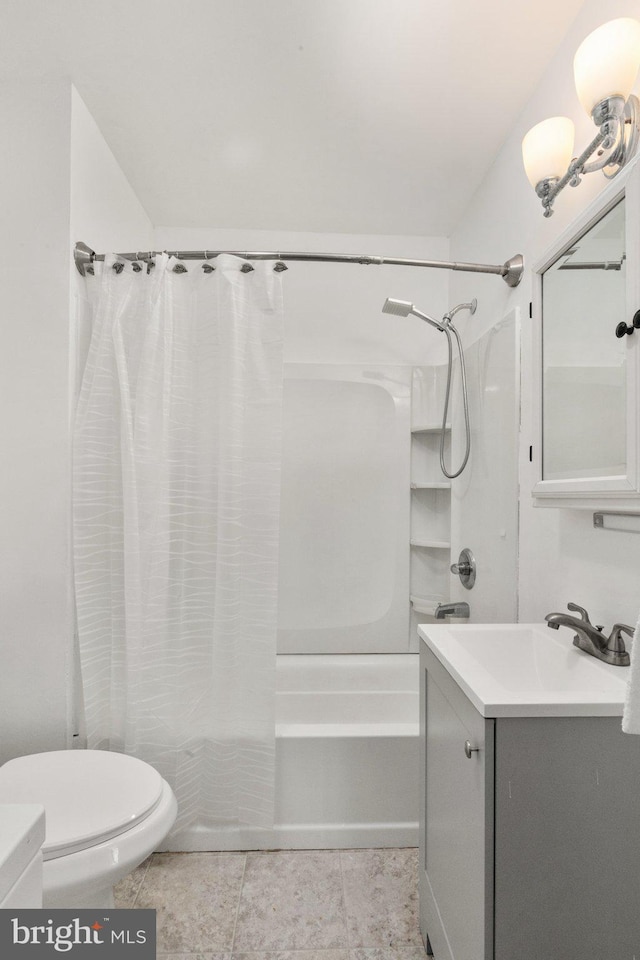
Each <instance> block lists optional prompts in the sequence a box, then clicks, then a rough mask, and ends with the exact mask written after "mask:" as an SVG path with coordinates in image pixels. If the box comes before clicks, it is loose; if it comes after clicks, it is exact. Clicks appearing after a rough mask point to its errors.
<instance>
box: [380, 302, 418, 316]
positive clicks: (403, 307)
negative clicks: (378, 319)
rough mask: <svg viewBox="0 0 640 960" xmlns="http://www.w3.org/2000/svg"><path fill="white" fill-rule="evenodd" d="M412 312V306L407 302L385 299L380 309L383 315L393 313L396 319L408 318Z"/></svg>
mask: <svg viewBox="0 0 640 960" xmlns="http://www.w3.org/2000/svg"><path fill="white" fill-rule="evenodd" d="M412 311H413V304H412V303H409V301H408V300H393V299H392V298H391V297H387V299H386V300H385V302H384V307H383V308H382V312H383V313H393V314H394V316H396V317H408V316H409V314H410V313H412Z"/></svg>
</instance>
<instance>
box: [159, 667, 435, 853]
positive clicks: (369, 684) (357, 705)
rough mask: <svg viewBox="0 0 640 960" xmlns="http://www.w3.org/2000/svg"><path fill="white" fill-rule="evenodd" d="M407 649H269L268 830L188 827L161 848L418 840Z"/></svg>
mask: <svg viewBox="0 0 640 960" xmlns="http://www.w3.org/2000/svg"><path fill="white" fill-rule="evenodd" d="M418 688H419V667H418V655H417V654H343V655H340V654H335V655H334V654H321V655H314V654H311V655H294V654H291V655H289V654H283V655H280V656H278V659H277V695H276V784H275V791H276V792H275V823H274V827H273V830H260V831H257V830H247V831H244V832H241V833H238V832H237V831H230V832H228V833H227V832H225V831H224V830H217V829H215V828H207V827H195V828H190V829H188V830H186V831H183V832H182V833H181V834H179V835H178V836H176V837H174V838H170V839H169V841H168V843H167V844H166V845H165V846H164V847H163V849H165V850H234V849H236V850H237V849H245V850H264V849H288V850H304V849H332V848H343V849H344V848H352V847H415V846H417V845H418V804H419V796H420V789H419V780H418V777H419V767H420V763H419V754H418V727H419V723H418Z"/></svg>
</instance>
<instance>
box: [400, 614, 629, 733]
mask: <svg viewBox="0 0 640 960" xmlns="http://www.w3.org/2000/svg"><path fill="white" fill-rule="evenodd" d="M418 634H419V636H420V638H421V640H422V641H423V642H424V643H426V645H427V647H428V648H429V649H430V650H431V651H432V653H434V654H435V656H436V657H437V658H438V660H439V661H440V663H441V664H442V665H443V666H444V667H445V669H446V670H447V671H448V672H449V673H450V675H451V676H452V677H453V679H454V680H455V681H456V683H457V684H458V685H459V686H460V687H461V688H462V690H463V691H464V692H465V694H466V695H467V697H468V698H469V699H470V700H471V702H472V703H473V705H474V706H475V707H476V709H477V710H478V711H479V712H480V713H481V715H482V716H483V717H580V716H582V717H616V716H622V711H623V706H624V700H625V694H626V688H627V681H628V678H629V669H630V668H629V667H614V666H611V665H610V664H607V663H603V662H602V661H601V660H597V659H596V658H595V657H592V656H590V655H589V654H587V653H584V651H582V650H579V649H578V648H577V647H574V646H573V633H572V632H571V630H569V629H566V628H564V627H562V628H560V630H558V631H555V630H551V629H550V628H549V627H547V625H546V624H545V623H542V624H540V623H516V624H514V623H497V624H492V623H487V624H484V623H479V624H471V623H465V624H451V625H448V624H445V625H441V624H430V623H428V624H421V625H420V626H419V627H418Z"/></svg>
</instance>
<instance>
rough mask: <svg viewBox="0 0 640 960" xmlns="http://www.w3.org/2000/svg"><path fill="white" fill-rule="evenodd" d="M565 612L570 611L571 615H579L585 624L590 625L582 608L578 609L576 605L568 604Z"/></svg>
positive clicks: (587, 616) (587, 615)
mask: <svg viewBox="0 0 640 960" xmlns="http://www.w3.org/2000/svg"><path fill="white" fill-rule="evenodd" d="M567 610H571V611H572V613H579V614H580V616H581V617H582V619H583V620H584V622H585V623H591V620H589V614H588V613H587V611H586V610H585V608H584V607H579V606H578V604H577V603H568V604H567Z"/></svg>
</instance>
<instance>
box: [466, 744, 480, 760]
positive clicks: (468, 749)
mask: <svg viewBox="0 0 640 960" xmlns="http://www.w3.org/2000/svg"><path fill="white" fill-rule="evenodd" d="M474 753H480V747H472V746H471V740H465V742H464V755H465V757H466V758H467V759H468V760H471V757H472V756H473V754H474Z"/></svg>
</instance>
